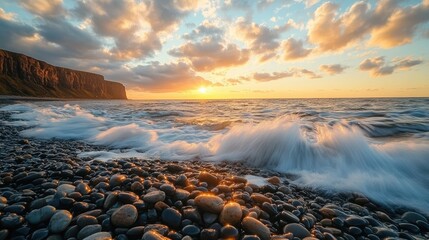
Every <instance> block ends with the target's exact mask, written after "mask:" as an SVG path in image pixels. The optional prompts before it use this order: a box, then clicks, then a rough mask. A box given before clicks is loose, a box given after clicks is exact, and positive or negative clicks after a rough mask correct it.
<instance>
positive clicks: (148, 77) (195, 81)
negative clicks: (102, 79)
mask: <svg viewBox="0 0 429 240" xmlns="http://www.w3.org/2000/svg"><path fill="white" fill-rule="evenodd" d="M132 71H133V72H134V73H135V74H136V76H137V79H136V80H134V82H133V83H131V84H130V85H131V87H134V88H138V89H140V90H142V91H149V92H159V93H160V92H178V91H179V92H180V91H185V90H189V89H194V88H198V87H201V86H212V85H213V83H212V82H210V81H208V80H206V79H204V78H202V77H200V76H197V75H196V73H195V72H194V71H193V70H192V68H191V67H190V66H189V65H188V64H186V63H183V62H179V63H169V64H160V63H159V62H153V63H152V64H150V65H139V66H137V67H135V68H133V69H132Z"/></svg>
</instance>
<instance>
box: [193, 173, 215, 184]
mask: <svg viewBox="0 0 429 240" xmlns="http://www.w3.org/2000/svg"><path fill="white" fill-rule="evenodd" d="M198 180H199V181H200V182H206V183H207V184H208V185H209V186H216V185H218V184H219V182H220V180H219V179H218V178H217V177H216V176H215V175H213V174H211V173H208V172H201V173H200V174H199V175H198Z"/></svg>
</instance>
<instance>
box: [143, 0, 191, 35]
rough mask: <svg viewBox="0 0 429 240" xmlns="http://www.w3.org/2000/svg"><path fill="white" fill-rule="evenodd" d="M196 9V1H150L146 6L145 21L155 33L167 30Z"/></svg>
mask: <svg viewBox="0 0 429 240" xmlns="http://www.w3.org/2000/svg"><path fill="white" fill-rule="evenodd" d="M197 7H198V0H185V1H183V0H163V1H159V0H150V1H148V3H147V4H146V11H147V12H148V14H147V20H148V22H149V23H150V25H151V26H152V29H153V30H154V31H155V32H160V31H164V30H168V29H169V28H171V27H174V26H176V25H177V24H178V23H179V22H180V21H181V20H182V19H183V18H184V17H185V16H186V15H187V14H188V13H190V12H191V11H193V10H195V9H197ZM140 14H141V13H140Z"/></svg>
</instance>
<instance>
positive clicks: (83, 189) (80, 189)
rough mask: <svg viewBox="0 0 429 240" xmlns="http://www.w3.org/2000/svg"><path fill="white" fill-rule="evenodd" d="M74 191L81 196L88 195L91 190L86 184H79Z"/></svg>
mask: <svg viewBox="0 0 429 240" xmlns="http://www.w3.org/2000/svg"><path fill="white" fill-rule="evenodd" d="M75 191H77V192H79V193H80V194H82V195H88V194H89V193H90V192H91V188H90V187H89V186H88V184H86V183H79V184H78V185H77V186H76V189H75Z"/></svg>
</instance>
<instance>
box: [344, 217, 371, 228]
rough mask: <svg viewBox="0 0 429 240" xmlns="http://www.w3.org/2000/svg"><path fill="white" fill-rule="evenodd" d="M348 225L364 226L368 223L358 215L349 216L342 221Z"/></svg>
mask: <svg viewBox="0 0 429 240" xmlns="http://www.w3.org/2000/svg"><path fill="white" fill-rule="evenodd" d="M344 222H345V223H346V224H347V225H349V226H365V225H368V221H367V220H365V218H361V217H358V216H350V217H348V218H346V220H345V221H344Z"/></svg>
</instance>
